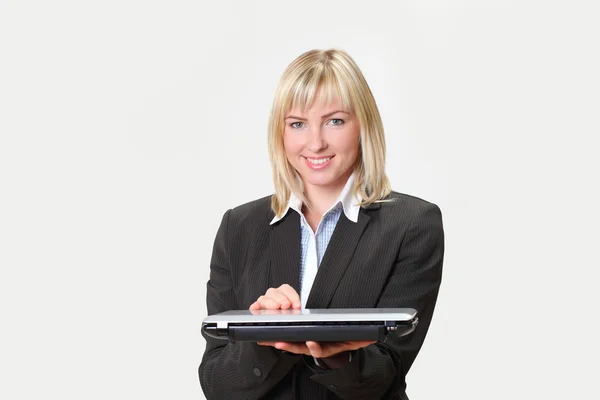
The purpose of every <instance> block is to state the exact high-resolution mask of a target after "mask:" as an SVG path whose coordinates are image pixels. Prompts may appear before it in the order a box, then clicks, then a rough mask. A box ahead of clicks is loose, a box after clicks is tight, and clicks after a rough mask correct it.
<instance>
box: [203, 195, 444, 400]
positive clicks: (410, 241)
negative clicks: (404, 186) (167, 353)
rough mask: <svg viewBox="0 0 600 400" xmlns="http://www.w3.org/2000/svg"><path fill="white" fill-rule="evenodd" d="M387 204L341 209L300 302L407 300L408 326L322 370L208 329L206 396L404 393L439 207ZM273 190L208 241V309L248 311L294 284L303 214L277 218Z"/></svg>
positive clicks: (430, 282)
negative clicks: (408, 330) (413, 323)
mask: <svg viewBox="0 0 600 400" xmlns="http://www.w3.org/2000/svg"><path fill="white" fill-rule="evenodd" d="M389 199H390V201H386V202H382V203H376V204H373V205H371V206H369V207H363V208H361V210H360V213H359V217H358V222H356V223H354V222H352V221H350V220H348V219H347V218H346V217H345V215H344V213H342V215H341V216H340V219H339V221H338V223H337V225H336V228H335V230H334V232H333V236H332V237H331V240H330V242H329V245H328V247H327V250H326V252H325V255H324V256H323V260H322V261H321V264H320V266H319V269H318V272H317V275H316V278H315V281H314V283H313V286H312V289H311V292H310V295H309V298H308V302H307V305H306V307H307V308H374V307H411V308H415V309H416V310H417V311H418V317H419V323H418V325H417V328H416V329H415V331H414V332H413V333H412V334H411V335H409V336H407V337H404V338H397V337H396V338H395V337H389V338H388V339H387V340H386V341H385V342H377V343H375V344H372V345H370V346H368V347H365V348H363V349H360V350H357V351H356V352H355V353H354V355H353V358H352V361H351V362H350V363H349V364H348V365H346V366H345V367H343V368H340V369H337V370H331V371H326V370H322V369H320V368H318V367H317V366H316V365H315V364H314V363H313V362H312V360H311V358H310V357H306V356H302V355H295V354H290V353H284V352H281V351H279V350H277V349H275V348H272V347H265V346H259V345H257V344H256V343H248V342H241V343H229V342H227V341H224V340H218V339H213V338H210V337H207V336H205V339H206V341H207V343H206V350H205V353H204V356H203V358H202V363H201V364H200V368H199V371H198V372H199V377H200V383H201V385H202V389H203V390H204V393H205V395H206V398H207V399H208V400H213V399H215V400H216V399H227V400H237V399H310V400H319V399H338V398H342V399H360V400H371V399H407V398H408V397H406V393H405V388H406V383H405V375H406V373H407V372H408V370H409V368H410V366H411V364H412V363H413V361H414V359H415V357H416V356H417V353H418V352H419V349H420V348H421V345H422V344H423V340H424V339H425V334H426V333H427V329H428V328H429V324H430V322H431V317H432V315H433V309H434V306H435V302H436V298H437V294H438V290H439V286H440V282H441V277H442V260H443V253H444V232H443V228H442V217H441V213H440V209H439V208H438V207H437V206H436V205H435V204H432V203H428V202H426V201H424V200H421V199H418V198H416V197H412V196H408V195H405V194H400V193H396V192H392V194H391V195H390V196H389ZM270 202H271V199H270V197H265V198H262V199H259V200H256V201H253V202H251V203H248V204H244V205H242V206H239V207H236V208H234V209H232V210H229V211H227V212H226V213H225V215H224V216H223V221H222V222H221V226H220V228H219V231H218V233H217V237H216V239H215V244H214V249H213V254H212V260H211V265H210V280H209V281H208V284H207V308H208V314H209V315H211V314H215V313H218V312H222V311H226V310H233V309H238V310H243V309H248V308H249V307H250V304H252V303H253V302H254V301H255V300H256V299H257V298H258V297H259V296H261V295H263V294H264V293H265V292H266V291H267V289H268V288H270V287H278V286H280V285H282V284H284V283H287V284H289V285H291V286H292V287H294V288H295V289H296V291H298V292H300V291H299V268H300V220H299V215H298V213H296V212H295V211H293V210H290V211H289V212H288V213H287V215H286V216H285V217H284V218H283V219H282V220H280V221H279V222H277V223H276V224H274V225H269V223H270V221H271V220H272V219H273V216H274V214H273V212H272V211H271V208H270Z"/></svg>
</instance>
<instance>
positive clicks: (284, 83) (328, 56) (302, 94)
mask: <svg viewBox="0 0 600 400" xmlns="http://www.w3.org/2000/svg"><path fill="white" fill-rule="evenodd" d="M336 96H337V97H338V98H339V99H340V101H341V102H342V105H343V107H344V108H345V109H346V110H348V111H349V112H352V113H354V114H355V115H356V117H357V119H358V121H359V124H360V145H359V147H360V148H359V154H358V158H357V160H356V164H355V166H354V173H355V180H354V188H353V190H354V193H356V194H357V197H359V198H361V199H362V201H361V203H360V205H361V206H366V205H369V204H372V203H375V202H377V201H380V200H382V199H383V198H385V197H386V196H387V195H388V194H389V193H390V192H391V188H390V183H389V180H388V178H387V175H386V174H385V137H384V132H383V124H382V122H381V116H380V115H379V110H378V108H377V104H376V103H375V98H374V97H373V94H372V93H371V89H369V85H368V84H367V81H366V80H365V78H364V76H363V74H362V72H361V71H360V69H359V68H358V66H357V65H356V63H355V62H354V60H353V59H352V58H351V57H350V56H349V55H348V54H347V53H346V52H344V51H342V50H337V49H330V50H310V51H307V52H306V53H304V54H302V55H300V56H299V57H298V58H296V59H295V60H294V61H293V62H292V63H291V64H290V65H289V66H288V67H287V68H286V70H285V71H284V73H283V76H282V77H281V79H280V81H279V85H278V86H277V89H276V91H275V98H274V100H273V107H272V109H271V116H270V118H269V128H268V136H269V138H268V145H269V156H270V158H271V167H272V169H273V183H274V186H275V193H274V194H273V197H272V199H271V208H272V209H273V212H275V215H277V216H280V217H281V216H282V214H283V212H284V211H285V209H286V207H287V204H288V201H289V198H290V195H291V193H292V192H293V193H295V194H296V196H298V197H299V198H300V199H302V201H303V202H304V203H305V204H307V202H306V198H305V196H304V189H303V186H302V181H301V180H300V179H298V173H297V172H296V170H295V169H294V168H293V167H292V165H291V164H290V163H289V162H288V160H287V157H286V156H285V149H284V146H283V133H284V129H285V122H284V119H285V117H286V114H287V113H288V112H289V111H290V110H291V109H292V108H296V107H298V108H301V109H302V110H307V109H309V108H310V107H311V106H312V105H313V104H314V103H315V101H318V102H319V103H321V104H327V103H329V102H330V101H331V100H332V99H333V98H334V97H336Z"/></svg>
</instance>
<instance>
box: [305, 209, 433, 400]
mask: <svg viewBox="0 0 600 400" xmlns="http://www.w3.org/2000/svg"><path fill="white" fill-rule="evenodd" d="M424 204H426V206H425V207H421V208H420V209H419V210H418V211H417V212H415V214H414V215H413V217H412V220H411V222H410V227H409V228H408V230H407V231H406V235H405V237H404V239H403V240H402V242H401V245H400V249H399V251H398V254H397V256H396V261H395V266H394V268H393V271H392V273H391V275H390V277H389V278H388V281H387V283H386V285H385V287H384V289H383V291H382V293H381V296H380V298H379V301H378V304H377V307H379V308H384V307H391V308H397V307H410V308H414V309H416V310H417V312H418V318H419V323H418V324H417V327H416V329H415V331H414V332H412V333H411V334H410V335H407V336H405V337H400V338H398V337H394V336H393V335H391V336H388V338H387V339H386V341H385V342H377V343H375V344H372V345H369V346H367V347H365V348H362V349H360V350H358V351H356V352H355V353H354V355H353V357H352V361H351V362H350V363H349V364H348V365H346V366H345V367H343V368H340V369H336V370H329V371H325V370H323V369H319V368H312V369H313V372H315V375H313V376H312V377H311V378H312V379H313V380H315V381H317V382H319V383H321V384H323V385H325V386H326V387H328V388H329V390H331V391H333V392H334V393H335V394H336V395H338V396H339V397H341V398H343V399H397V398H400V397H399V396H404V393H405V389H406V383H405V376H406V373H407V372H408V370H409V368H410V366H411V365H412V363H413V361H414V360H415V357H416V356H417V353H418V352H419V349H420V348H421V345H422V344H423V341H424V339H425V335H426V333H427V330H428V328H429V324H430V322H431V318H432V316H433V310H434V306H435V302H436V299H437V295H438V291H439V287H440V283H441V278H442V262H443V255H444V231H443V227H442V215H441V212H440V209H439V208H438V207H437V206H436V205H434V204H431V203H424ZM307 363H308V364H309V365H311V363H310V360H307ZM312 365H314V364H312ZM402 398H404V397H402Z"/></svg>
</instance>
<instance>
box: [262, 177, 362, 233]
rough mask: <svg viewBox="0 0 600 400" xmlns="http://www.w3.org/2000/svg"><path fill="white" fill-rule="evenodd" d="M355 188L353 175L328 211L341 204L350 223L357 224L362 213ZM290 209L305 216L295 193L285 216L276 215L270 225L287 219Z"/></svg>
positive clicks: (291, 196) (284, 213)
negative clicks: (284, 218) (359, 214)
mask: <svg viewBox="0 0 600 400" xmlns="http://www.w3.org/2000/svg"><path fill="white" fill-rule="evenodd" d="M353 186H354V173H352V175H350V178H348V181H347V182H346V185H345V186H344V188H343V189H342V191H341V192H340V195H339V196H338V198H337V200H336V201H335V202H334V203H333V205H332V206H331V207H330V208H329V210H327V212H329V211H331V210H332V209H333V208H334V207H336V206H337V205H338V204H340V203H341V204H342V208H343V210H344V214H345V215H346V218H348V219H349V220H350V221H352V222H354V223H356V222H357V221H358V213H359V212H360V206H359V205H358V204H359V203H360V199H359V198H358V197H357V196H356V194H355V193H354V191H353V190H352V189H353ZM290 208H291V209H292V210H294V211H296V212H297V213H298V214H300V215H303V214H302V200H300V199H299V198H298V196H296V195H295V194H294V193H292V194H291V195H290V199H289V200H288V204H287V207H286V209H285V211H284V212H283V214H281V217H278V216H277V215H276V216H275V217H274V218H273V219H272V220H271V224H270V225H273V224H274V223H276V222H278V221H280V220H281V219H283V217H285V215H286V214H287V213H288V211H289V210H290ZM327 212H326V213H327Z"/></svg>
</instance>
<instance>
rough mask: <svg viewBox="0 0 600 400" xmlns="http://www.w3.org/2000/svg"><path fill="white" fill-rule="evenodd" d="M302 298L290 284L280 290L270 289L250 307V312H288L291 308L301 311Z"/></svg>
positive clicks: (282, 286)
mask: <svg viewBox="0 0 600 400" xmlns="http://www.w3.org/2000/svg"><path fill="white" fill-rule="evenodd" d="M301 305H302V303H300V296H299V295H298V293H297V292H296V291H295V290H294V288H293V287H291V286H290V285H288V284H283V285H281V286H279V287H278V288H270V289H268V290H267V292H266V293H265V294H264V295H263V296H260V297H259V298H258V300H256V301H255V302H254V303H252V304H251V305H250V310H264V309H266V310H287V309H289V308H293V309H300V307H301Z"/></svg>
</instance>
